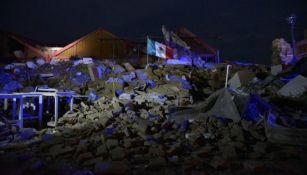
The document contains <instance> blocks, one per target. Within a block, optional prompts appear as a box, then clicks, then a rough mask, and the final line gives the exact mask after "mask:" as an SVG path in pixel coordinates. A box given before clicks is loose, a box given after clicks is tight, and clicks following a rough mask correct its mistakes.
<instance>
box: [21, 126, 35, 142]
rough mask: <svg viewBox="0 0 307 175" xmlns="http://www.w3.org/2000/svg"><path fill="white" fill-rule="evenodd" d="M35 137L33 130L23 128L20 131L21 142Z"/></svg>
mask: <svg viewBox="0 0 307 175" xmlns="http://www.w3.org/2000/svg"><path fill="white" fill-rule="evenodd" d="M36 135H37V131H36V129H34V128H24V129H22V130H21V131H20V134H19V136H20V138H21V140H29V139H32V138H33V137H35V136H36Z"/></svg>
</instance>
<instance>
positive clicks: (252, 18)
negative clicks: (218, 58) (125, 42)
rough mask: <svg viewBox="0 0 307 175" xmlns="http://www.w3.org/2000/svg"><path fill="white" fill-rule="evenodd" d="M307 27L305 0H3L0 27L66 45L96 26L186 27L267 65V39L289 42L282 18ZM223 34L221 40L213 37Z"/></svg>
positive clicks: (299, 32) (229, 55)
mask: <svg viewBox="0 0 307 175" xmlns="http://www.w3.org/2000/svg"><path fill="white" fill-rule="evenodd" d="M291 13H295V14H296V15H297V16H298V19H297V25H296V40H301V39H303V30H304V28H307V0H254V1H251V0H155V1H152V0H1V1H0V21H1V23H0V29H2V30H7V31H12V32H16V33H19V34H21V35H24V36H27V37H30V38H33V39H36V40H40V41H45V42H51V43H69V42H71V41H73V40H75V39H77V38H79V37H81V36H83V35H84V34H86V33H89V32H91V31H93V30H95V29H96V28H98V27H103V28H106V29H108V30H110V31H112V32H113V33H115V34H116V35H119V36H121V37H125V38H126V37H127V38H130V39H134V38H140V37H144V36H146V35H155V36H156V35H162V32H161V25H163V24H164V25H166V27H168V28H170V29H172V30H176V29H177V27H180V26H186V27H187V28H189V29H190V30H191V31H193V32H194V33H196V34H198V35H199V36H201V37H203V38H204V39H205V40H206V41H207V42H208V43H209V44H211V45H212V46H214V47H216V48H219V49H220V51H221V53H222V56H223V57H224V58H226V59H232V60H234V59H237V60H241V61H250V62H259V63H270V56H271V42H272V40H273V39H275V38H277V37H284V38H285V39H286V40H288V41H290V26H289V25H288V24H287V22H286V20H285V18H286V17H287V16H289V15H290V14H291ZM213 36H222V37H223V39H222V40H216V39H213V38H212V37H213Z"/></svg>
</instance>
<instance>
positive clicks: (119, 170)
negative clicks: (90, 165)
mask: <svg viewBox="0 0 307 175" xmlns="http://www.w3.org/2000/svg"><path fill="white" fill-rule="evenodd" d="M128 169H129V168H128V166H127V163H126V162H125V161H112V162H103V161H99V162H97V163H96V165H95V170H94V172H95V173H96V174H126V173H127V171H128Z"/></svg>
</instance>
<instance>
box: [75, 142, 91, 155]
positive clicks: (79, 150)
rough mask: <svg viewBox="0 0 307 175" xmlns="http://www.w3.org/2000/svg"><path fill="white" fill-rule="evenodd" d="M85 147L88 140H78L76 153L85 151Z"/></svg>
mask: <svg viewBox="0 0 307 175" xmlns="http://www.w3.org/2000/svg"><path fill="white" fill-rule="evenodd" d="M87 148H88V142H87V140H80V142H79V145H78V147H77V150H76V152H77V153H83V152H86V151H87Z"/></svg>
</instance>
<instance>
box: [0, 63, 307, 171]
mask: <svg viewBox="0 0 307 175" xmlns="http://www.w3.org/2000/svg"><path fill="white" fill-rule="evenodd" d="M77 63H78V62H77ZM77 63H76V62H75V64H77ZM57 64H60V65H61V66H63V67H62V70H65V71H64V72H52V70H53V69H52V68H50V67H49V66H46V68H42V71H47V70H48V69H50V70H48V71H49V72H52V74H53V75H54V76H55V77H57V76H56V74H58V75H60V76H61V77H58V79H54V80H51V79H52V78H51V79H50V80H48V81H50V82H51V81H54V82H57V81H60V83H59V82H57V83H59V84H57V85H56V83H55V84H54V86H58V87H61V88H63V89H65V88H75V90H76V91H78V92H82V93H88V92H89V91H94V92H95V93H96V94H97V96H99V98H97V100H94V102H81V103H80V104H78V105H75V107H74V111H73V112H67V113H65V114H64V115H63V116H62V117H61V118H60V119H59V122H58V126H57V127H55V128H47V129H43V130H41V131H35V130H33V129H30V130H29V129H24V130H22V131H21V132H20V134H19V135H18V136H17V138H15V140H14V141H13V142H12V143H9V144H5V145H1V152H0V155H1V156H0V157H1V159H2V160H1V161H0V162H2V161H4V160H6V162H10V163H11V162H18V163H19V164H21V166H20V169H19V170H16V172H19V171H27V172H30V173H31V174H48V173H53V174H94V173H95V174H145V173H154V174H162V173H163V174H166V173H171V174H192V173H208V174H220V173H221V172H223V173H226V174H227V173H234V174H256V173H262V174H275V173H281V174H301V172H304V171H305V172H306V167H304V166H303V165H301V164H297V163H296V162H300V161H305V160H306V157H307V156H306V153H307V150H306V148H305V147H304V146H305V145H304V144H305V143H306V142H304V141H305V140H306V139H305V138H306V137H304V136H305V135H304V134H305V133H306V132H304V131H300V133H296V132H293V130H291V127H292V129H293V127H299V126H300V127H301V129H304V128H306V127H305V126H302V125H299V124H302V123H300V122H299V120H303V119H305V117H306V115H305V114H306V111H305V110H302V109H301V108H300V107H297V106H296V107H297V108H295V105H293V106H289V108H286V106H285V104H280V98H288V100H289V101H291V100H292V102H293V101H297V99H301V101H304V100H302V99H304V97H306V91H302V93H300V94H299V95H297V96H296V97H295V99H294V98H293V97H291V96H290V97H283V96H282V93H281V92H279V90H280V89H282V88H284V90H283V91H287V86H290V85H291V84H293V82H292V83H290V82H285V81H283V80H282V79H281V78H280V77H278V76H274V75H270V73H267V76H265V77H264V78H263V79H262V78H259V76H258V77H257V75H259V72H254V73H251V74H250V75H248V78H242V77H243V76H244V73H243V74H242V73H237V71H236V72H233V73H232V74H231V77H236V79H237V80H238V81H237V80H236V79H233V80H232V81H230V82H229V83H231V84H232V85H234V86H233V87H231V88H222V87H224V84H223V83H224V82H225V69H224V68H223V69H201V68H194V67H191V66H183V65H161V64H159V65H154V64H153V65H149V66H147V67H146V68H144V69H136V68H134V67H133V66H131V65H130V64H129V63H125V64H122V65H118V64H113V63H106V62H105V63H101V64H100V65H98V66H100V68H99V69H100V72H103V73H99V74H98V73H97V74H96V75H95V74H94V76H97V77H98V78H97V77H94V78H95V81H91V80H92V79H93V74H92V73H91V71H89V67H88V64H81V63H78V64H77V65H75V66H72V63H57ZM95 64H98V63H95ZM43 66H44V65H43ZM98 66H97V67H98ZM47 67H48V68H47ZM236 69H238V71H241V70H244V69H246V68H241V67H237V68H236ZM97 70H98V69H97ZM36 71H40V68H37V69H36ZM48 71H47V72H48ZM65 72H68V73H65ZM80 72H81V73H80ZM251 72H252V71H251ZM236 73H237V74H236ZM261 73H263V72H261ZM91 74H92V75H91ZM241 74H242V75H241ZM262 75H263V74H262ZM72 77H73V78H72ZM76 77H77V78H76ZM71 78H72V79H71ZM74 78H76V80H74ZM67 80H69V82H68V81H67ZM79 80H80V81H79ZM237 82H239V83H240V85H238V83H237ZM74 83H75V84H74ZM289 83H290V85H289ZM294 83H297V82H296V81H295V82H294ZM287 84H288V85H287ZM48 85H49V84H48ZM237 85H238V86H237ZM286 85H287V86H286ZM296 85H297V84H296ZM50 86H51V85H50ZM77 88H78V89H77ZM290 89H291V88H290ZM283 91H282V92H283ZM292 95H293V93H292ZM305 105H306V106H307V104H305ZM306 109H307V108H306ZM291 110H292V111H291ZM284 111H286V112H284ZM289 111H290V112H289ZM284 114H288V116H289V115H291V116H293V117H294V118H292V119H291V118H290V119H289V120H284V119H285V117H284ZM294 114H295V115H294ZM270 119H275V120H270ZM274 121H276V122H275V123H270V122H274ZM275 124H278V125H280V126H282V127H289V128H290V130H287V129H289V128H286V129H285V130H283V132H284V133H292V135H291V134H289V135H286V136H288V138H286V137H283V136H281V135H278V134H276V128H275V126H277V125H275ZM280 128H281V127H279V129H280ZM290 136H298V137H301V138H300V139H301V140H300V141H299V142H293V143H287V144H285V142H290V141H291V140H289V139H290V138H291V137H290ZM289 137H290V138H289ZM292 139H293V138H292ZM281 143H282V144H281ZM12 155H13V156H12ZM12 157H13V158H12ZM4 162H5V161H4ZM221 170H223V171H221ZM47 172H48V173H47Z"/></svg>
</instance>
